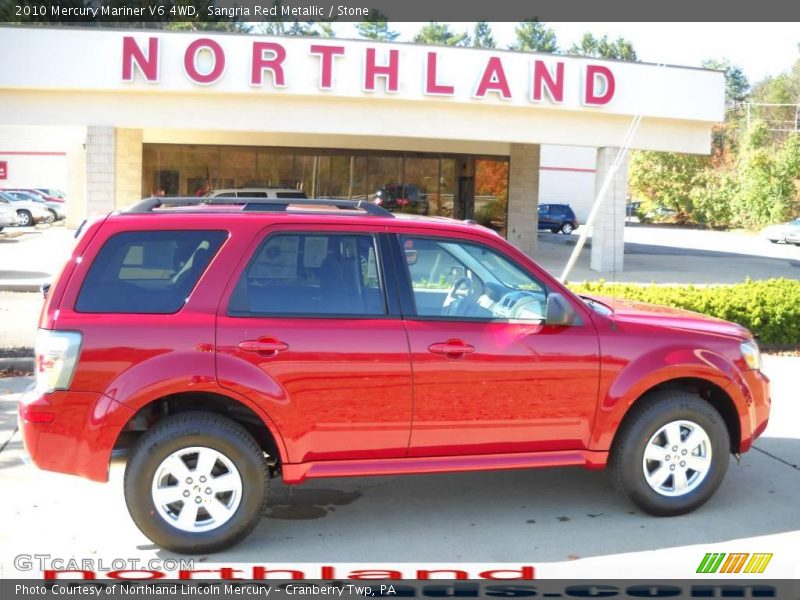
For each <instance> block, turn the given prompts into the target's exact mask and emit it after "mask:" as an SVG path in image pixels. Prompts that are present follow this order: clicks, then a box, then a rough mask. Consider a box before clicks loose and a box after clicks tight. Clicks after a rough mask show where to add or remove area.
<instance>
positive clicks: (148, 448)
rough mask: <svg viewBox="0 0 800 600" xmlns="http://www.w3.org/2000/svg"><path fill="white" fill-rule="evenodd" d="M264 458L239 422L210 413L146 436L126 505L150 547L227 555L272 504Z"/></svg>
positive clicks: (130, 472)
mask: <svg viewBox="0 0 800 600" xmlns="http://www.w3.org/2000/svg"><path fill="white" fill-rule="evenodd" d="M268 483H269V475H268V466H267V462H266V460H265V458H264V452H263V451H262V450H261V448H260V447H259V446H258V444H257V443H256V441H255V440H254V439H253V437H252V436H251V435H250V434H249V433H248V432H247V430H245V429H244V428H243V427H242V426H241V425H239V424H238V423H236V422H234V421H231V420H229V419H227V418H225V417H222V416H219V415H216V414H213V413H203V412H192V413H183V414H178V415H174V416H172V417H168V418H166V419H164V420H163V421H161V422H160V423H158V424H157V425H156V426H155V427H153V428H152V429H151V430H149V431H148V432H147V433H145V434H144V435H143V436H142V438H141V439H140V440H139V442H138V443H137V444H136V447H135V448H134V451H133V455H132V456H131V459H130V460H129V461H128V465H127V467H126V468H125V502H126V504H127V506H128V512H129V513H130V515H131V517H132V518H133V520H134V522H135V523H136V525H137V526H138V527H139V529H140V530H141V531H142V533H144V534H145V535H146V536H147V537H148V538H150V540H152V541H153V542H155V543H156V544H158V545H159V546H161V547H162V548H166V549H167V550H172V551H174V552H182V553H188V554H199V553H205V552H215V551H218V550H222V549H224V548H227V547H229V546H232V545H233V544H236V543H237V542H238V541H240V540H242V539H243V538H244V537H246V536H247V534H249V533H250V532H251V531H252V530H253V529H254V528H255V526H256V525H258V522H259V521H260V519H261V516H262V514H263V512H264V508H265V506H266V502H267V486H268Z"/></svg>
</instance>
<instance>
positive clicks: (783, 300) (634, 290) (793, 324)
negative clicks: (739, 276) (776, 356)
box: [569, 279, 800, 347]
mask: <svg viewBox="0 0 800 600" xmlns="http://www.w3.org/2000/svg"><path fill="white" fill-rule="evenodd" d="M569 288H570V289H571V290H572V291H574V292H575V293H578V294H589V295H592V294H594V295H598V296H609V297H617V298H626V299H629V300H638V301H642V302H649V303H651V304H660V305H662V306H671V307H675V308H683V309H686V310H693V311H695V312H699V313H703V314H706V315H710V316H712V317H717V318H720V319H725V320H726V321H733V322H734V323H739V324H740V325H744V326H745V327H747V328H748V329H750V331H752V332H753V333H754V334H756V335H757V336H758V337H759V342H760V343H761V344H764V345H772V346H792V347H798V346H800V280H797V279H767V280H764V281H751V280H749V279H748V280H747V281H745V282H744V283H737V284H734V285H712V286H703V287H700V286H695V285H635V284H625V283H608V282H605V281H602V280H600V281H597V282H583V283H574V284H573V283H571V284H569Z"/></svg>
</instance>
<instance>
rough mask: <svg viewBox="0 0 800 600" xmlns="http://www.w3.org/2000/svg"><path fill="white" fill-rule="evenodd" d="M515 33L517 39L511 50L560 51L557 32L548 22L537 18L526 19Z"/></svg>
mask: <svg viewBox="0 0 800 600" xmlns="http://www.w3.org/2000/svg"><path fill="white" fill-rule="evenodd" d="M514 33H515V34H516V36H517V41H516V42H515V43H513V44H511V45H510V46H509V49H510V50H518V51H521V52H553V53H555V52H558V41H557V39H556V32H555V31H553V30H552V29H551V28H550V27H548V26H547V25H546V24H544V23H541V22H540V21H536V20H525V21H522V22H521V23H520V24H519V25H517V27H516V29H515V30H514Z"/></svg>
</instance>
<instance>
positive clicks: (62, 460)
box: [18, 389, 134, 481]
mask: <svg viewBox="0 0 800 600" xmlns="http://www.w3.org/2000/svg"><path fill="white" fill-rule="evenodd" d="M18 408H19V428H20V431H21V433H22V439H23V442H24V444H25V449H26V450H27V451H28V454H30V456H31V459H32V460H33V462H34V464H35V465H36V466H37V467H39V468H40V469H44V470H46V471H56V472H58V473H67V474H70V475H78V476H80V477H85V478H87V479H91V480H93V481H108V464H109V460H110V458H111V450H112V449H113V448H114V444H115V443H116V440H117V436H118V434H119V432H120V431H121V430H122V428H123V427H124V426H125V424H126V423H127V422H128V420H129V419H130V417H132V416H133V414H134V411H132V410H131V409H130V408H128V407H126V406H124V405H122V404H120V403H119V402H116V401H115V400H112V399H111V398H109V397H108V396H105V395H103V394H96V393H92V392H53V393H51V394H41V393H40V392H38V391H36V390H35V389H33V390H30V391H29V392H27V393H26V394H24V395H23V396H22V398H20V400H19V406H18Z"/></svg>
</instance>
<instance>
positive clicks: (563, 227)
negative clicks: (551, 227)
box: [561, 223, 575, 235]
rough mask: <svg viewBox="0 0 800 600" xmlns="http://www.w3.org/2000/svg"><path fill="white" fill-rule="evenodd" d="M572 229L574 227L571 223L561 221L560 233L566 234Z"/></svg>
mask: <svg viewBox="0 0 800 600" xmlns="http://www.w3.org/2000/svg"><path fill="white" fill-rule="evenodd" d="M574 229H575V228H574V227H573V226H572V223H562V224H561V233H564V234H566V235H569V234H571V233H572V232H573V231H574Z"/></svg>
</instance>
